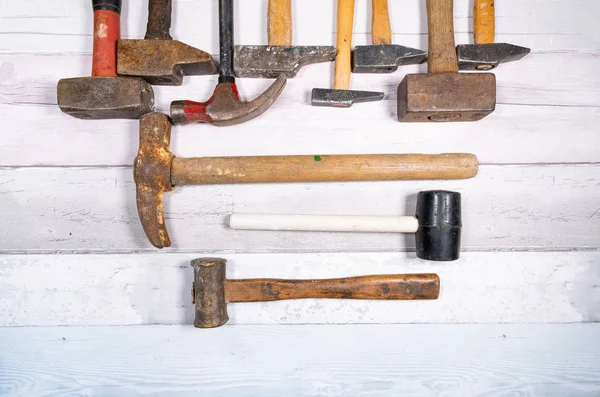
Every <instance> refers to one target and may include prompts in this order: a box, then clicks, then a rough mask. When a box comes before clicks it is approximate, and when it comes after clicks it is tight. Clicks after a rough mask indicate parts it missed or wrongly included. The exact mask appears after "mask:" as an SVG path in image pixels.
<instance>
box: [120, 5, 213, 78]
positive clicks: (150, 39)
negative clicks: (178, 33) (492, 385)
mask: <svg viewBox="0 0 600 397" xmlns="http://www.w3.org/2000/svg"><path fill="white" fill-rule="evenodd" d="M171 3H172V0H150V3H149V4H148V26H147V28H146V37H145V39H144V40H120V41H119V48H118V61H117V72H118V73H119V74H120V75H122V76H137V77H143V78H144V79H146V81H148V82H149V83H150V84H157V85H181V84H182V82H183V76H184V75H206V74H216V73H217V65H216V63H215V62H214V61H213V59H212V56H211V55H210V54H209V53H207V52H204V51H201V50H199V49H197V48H194V47H191V46H189V45H187V44H184V43H182V42H180V41H177V40H173V39H172V38H171V35H170V34H169V30H170V28H171V12H172V4H171Z"/></svg>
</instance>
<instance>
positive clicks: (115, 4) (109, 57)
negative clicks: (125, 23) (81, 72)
mask: <svg viewBox="0 0 600 397" xmlns="http://www.w3.org/2000/svg"><path fill="white" fill-rule="evenodd" d="M93 7H94V53H93V60H92V77H79V78H70V79H61V80H60V81H59V82H58V86H57V100H58V106H59V107H60V109H61V110H62V111H63V112H65V113H67V114H70V115H71V116H73V117H77V118H81V119H112V118H125V119H137V118H140V116H142V115H143V114H145V113H148V112H151V111H152V110H153V109H154V92H153V91H152V87H151V86H150V84H148V83H147V82H145V81H144V80H142V79H139V78H126V77H117V70H116V69H117V68H116V66H117V65H116V64H117V60H116V58H117V41H118V40H119V36H120V14H119V13H120V10H121V1H120V0H94V1H93Z"/></svg>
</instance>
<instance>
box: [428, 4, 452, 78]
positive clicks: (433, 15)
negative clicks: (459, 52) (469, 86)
mask: <svg viewBox="0 0 600 397" xmlns="http://www.w3.org/2000/svg"><path fill="white" fill-rule="evenodd" d="M453 3H454V2H453V0H427V21H428V22H427V23H428V26H429V58H428V69H429V73H458V61H457V59H456V48H455V45H454V13H453V11H454V4H453Z"/></svg>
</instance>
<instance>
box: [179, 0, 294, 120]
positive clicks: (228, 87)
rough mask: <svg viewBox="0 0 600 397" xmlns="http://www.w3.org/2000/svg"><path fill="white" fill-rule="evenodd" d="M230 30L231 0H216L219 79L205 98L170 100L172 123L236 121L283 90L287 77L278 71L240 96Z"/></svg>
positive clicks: (258, 110) (263, 108)
mask: <svg viewBox="0 0 600 397" xmlns="http://www.w3.org/2000/svg"><path fill="white" fill-rule="evenodd" d="M233 33H234V30H233V0H219V47H220V48H219V53H220V60H219V83H218V84H217V86H216V87H215V90H214V92H213V95H212V96H211V97H210V98H209V99H208V101H206V102H194V101H188V100H182V101H173V102H171V118H172V120H173V123H174V124H188V123H209V124H212V125H215V126H227V125H235V124H240V123H243V122H246V121H249V120H252V119H254V118H256V117H258V116H260V115H261V114H263V113H264V112H265V111H267V109H269V108H270V107H271V105H273V103H275V101H276V100H277V98H278V97H279V95H280V94H281V92H282V91H283V88H284V87H285V84H286V81H287V80H286V78H285V76H284V75H279V76H278V77H277V79H275V81H274V82H273V84H271V86H270V87H269V88H267V90H266V91H265V92H263V93H262V94H261V95H260V96H258V97H257V98H255V99H254V100H252V101H250V102H242V101H241V100H240V95H239V93H238V89H237V86H236V84H235V75H234V71H233V49H234V46H233Z"/></svg>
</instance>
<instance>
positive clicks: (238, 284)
mask: <svg viewBox="0 0 600 397" xmlns="http://www.w3.org/2000/svg"><path fill="white" fill-rule="evenodd" d="M439 294H440V279H439V277H438V275H437V274H386V275H376V276H360V277H348V278H337V279H325V280H281V279H266V278H265V279H246V280H227V281H226V282H225V301H226V302H232V303H233V302H268V301H276V300H286V299H305V298H319V299H372V300H413V299H437V298H438V296H439Z"/></svg>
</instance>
